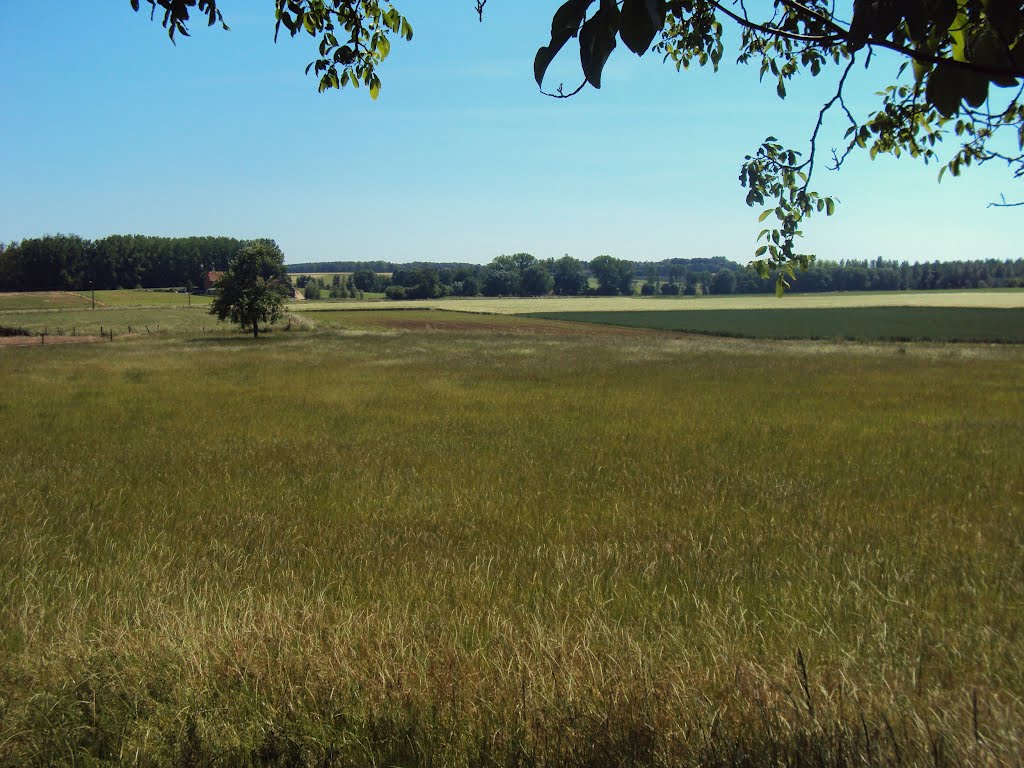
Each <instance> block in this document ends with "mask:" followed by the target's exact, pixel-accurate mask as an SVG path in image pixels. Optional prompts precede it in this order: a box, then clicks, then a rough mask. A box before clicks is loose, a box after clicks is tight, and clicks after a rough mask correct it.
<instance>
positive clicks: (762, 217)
mask: <svg viewBox="0 0 1024 768" xmlns="http://www.w3.org/2000/svg"><path fill="white" fill-rule="evenodd" d="M774 212H775V209H774V208H765V209H764V210H763V211H761V215H760V216H758V217H757V220H758V221H764V220H765V219H767V218H768V217H769V216H771V215H772V214H773V213H774Z"/></svg>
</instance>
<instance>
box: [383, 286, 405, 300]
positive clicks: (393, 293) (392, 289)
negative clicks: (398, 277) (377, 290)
mask: <svg viewBox="0 0 1024 768" xmlns="http://www.w3.org/2000/svg"><path fill="white" fill-rule="evenodd" d="M384 298H386V299H404V298H405V288H403V287H402V286H400V285H389V286H388V288H387V290H386V291H384Z"/></svg>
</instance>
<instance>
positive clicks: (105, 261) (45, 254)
mask: <svg viewBox="0 0 1024 768" xmlns="http://www.w3.org/2000/svg"><path fill="white" fill-rule="evenodd" d="M244 244H245V241H243V240H236V239H235V238H232V237H147V236H145V235H111V236H110V237H105V238H103V239H102V240H85V239H83V238H81V237H78V236H77V235H48V236H46V237H39V238H32V239H27V240H22V241H21V242H20V243H8V244H7V245H4V244H3V243H0V291H69V290H70V291H83V290H88V289H89V288H90V287H92V288H96V289H97V290H99V289H111V288H189V287H192V286H196V285H200V284H201V282H202V275H203V272H205V271H221V270H224V269H226V268H227V266H228V262H229V261H230V260H231V259H232V258H233V257H234V256H235V254H237V253H238V251H239V250H240V249H241V247H242V246H243V245H244Z"/></svg>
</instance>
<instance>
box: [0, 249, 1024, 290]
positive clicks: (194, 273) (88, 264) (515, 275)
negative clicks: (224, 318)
mask: <svg viewBox="0 0 1024 768" xmlns="http://www.w3.org/2000/svg"><path fill="white" fill-rule="evenodd" d="M245 242H246V241H243V240H237V239H235V238H230V237H181V238H171V237H150V236H144V235H111V236H110V237H105V238H103V239H101V240H95V241H91V240H86V239H83V238H81V237H78V236H77V235H48V236H46V237H40V238H31V239H26V240H23V241H21V242H15V243H9V244H6V245H5V244H3V243H0V290H4V291H41V290H87V289H88V288H90V287H92V288H97V289H113V288H139V287H142V288H172V287H183V288H190V287H193V286H197V285H200V284H201V282H202V276H203V273H204V272H207V271H223V270H225V269H226V268H227V265H228V262H229V261H231V259H232V258H234V257H235V256H236V255H237V254H238V253H239V251H240V250H241V249H242V247H243V246H244V245H245ZM288 270H289V271H290V272H292V273H295V272H335V273H346V276H345V277H344V278H340V279H339V280H332V281H331V282H330V283H323V284H322V285H321V284H318V283H316V281H313V285H312V287H311V289H310V290H309V291H308V293H309V294H310V295H311V297H314V296H316V294H317V292H318V291H317V289H318V288H322V289H323V293H325V294H327V295H329V296H331V297H332V298H353V297H357V296H359V295H360V294H365V293H383V294H385V296H387V297H388V298H391V299H433V298H440V297H443V296H480V295H482V296H546V295H549V294H554V295H557V296H579V295H587V294H590V295H610V296H614V295H632V294H635V293H640V294H643V295H691V296H692V295H702V294H733V293H738V294H742V293H771V292H772V291H774V290H775V280H774V277H773V276H769V277H768V278H763V277H761V276H760V275H759V274H758V273H757V272H756V271H755V270H754V269H753V268H751V267H749V266H745V265H742V264H739V263H737V262H734V261H731V260H729V259H726V258H724V257H721V256H716V257H712V258H693V259H683V258H677V259H666V260H663V261H657V262H634V261H627V260H623V259H617V258H615V257H613V256H608V255H602V256H597V257H596V258H593V259H591V260H590V261H589V262H587V261H582V260H580V259H576V258H573V257H572V256H568V255H566V256H563V257H561V258H559V259H538V258H535V257H534V256H533V255H531V254H529V253H514V254H510V255H501V256H498V257H497V258H495V259H494V260H493V261H491V262H490V263H489V264H486V265H478V264H466V263H457V262H456V263H431V262H414V263H411V264H396V263H393V262H387V261H365V262H360V261H334V262H319V263H305V264H293V265H290V266H288ZM299 287H300V288H303V287H306V286H305V283H303V284H301V285H300V286H299ZM1013 287H1024V259H1016V260H997V259H976V260H972V261H951V262H939V261H933V262H924V263H916V264H911V263H909V262H907V261H901V262H897V261H895V260H887V259H882V258H879V259H874V260H848V261H839V262H832V261H823V260H821V261H815V262H813V263H812V264H811V266H810V268H809V269H808V270H806V271H800V272H798V273H797V277H796V280H795V281H793V285H792V288H791V291H792V292H794V293H817V292H831V291H873V290H885V291H901V290H913V291H917V290H936V289H963V288H1013Z"/></svg>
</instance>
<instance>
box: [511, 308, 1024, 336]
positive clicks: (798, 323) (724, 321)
mask: <svg viewBox="0 0 1024 768" xmlns="http://www.w3.org/2000/svg"><path fill="white" fill-rule="evenodd" d="M531 317H537V318H546V319H550V320H567V321H573V322H581V323H597V324H602V325H621V326H627V327H631V328H650V329H656V330H667V331H688V332H690V333H706V334H712V335H716V336H745V337H749V338H769V339H806V338H810V339H831V338H838V339H864V340H873V339H882V340H928V341H978V342H1011V343H1022V342H1024V309H989V308H974V307H844V308H835V309H805V308H801V309H720V310H710V311H704V312H687V311H678V312H658V311H656V312H625V311H623V312H545V313H540V314H536V315H531Z"/></svg>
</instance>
